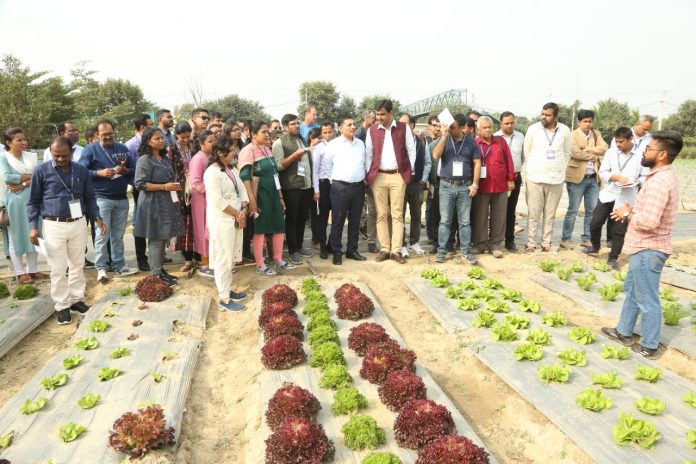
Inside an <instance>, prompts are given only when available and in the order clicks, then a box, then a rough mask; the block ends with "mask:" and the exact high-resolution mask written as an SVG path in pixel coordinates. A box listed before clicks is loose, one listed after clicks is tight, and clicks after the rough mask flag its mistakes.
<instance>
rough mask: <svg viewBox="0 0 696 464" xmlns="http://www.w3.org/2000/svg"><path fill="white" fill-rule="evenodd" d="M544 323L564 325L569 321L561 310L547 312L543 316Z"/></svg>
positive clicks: (553, 325) (556, 325) (552, 325)
mask: <svg viewBox="0 0 696 464" xmlns="http://www.w3.org/2000/svg"><path fill="white" fill-rule="evenodd" d="M542 320H543V321H544V324H546V325H548V326H550V327H563V326H564V325H566V324H567V323H568V321H567V320H566V318H565V316H564V315H563V313H561V312H555V313H546V314H544V315H543V316H542Z"/></svg>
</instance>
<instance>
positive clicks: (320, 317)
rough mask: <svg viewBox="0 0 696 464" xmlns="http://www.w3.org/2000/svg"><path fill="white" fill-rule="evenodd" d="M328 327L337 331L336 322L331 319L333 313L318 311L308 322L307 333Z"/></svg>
mask: <svg viewBox="0 0 696 464" xmlns="http://www.w3.org/2000/svg"><path fill="white" fill-rule="evenodd" d="M323 325H327V326H329V327H333V328H334V329H337V328H338V327H337V326H336V321H334V320H333V319H332V318H331V313H330V312H329V311H317V312H316V313H314V314H313V315H312V316H311V317H310V318H309V321H307V331H308V332H310V333H311V332H313V331H314V329H316V328H317V327H321V326H323Z"/></svg>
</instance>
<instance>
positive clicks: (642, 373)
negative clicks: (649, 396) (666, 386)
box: [636, 364, 662, 383]
mask: <svg viewBox="0 0 696 464" xmlns="http://www.w3.org/2000/svg"><path fill="white" fill-rule="evenodd" d="M661 378H662V369H658V368H657V367H650V366H643V365H641V364H638V365H637V366H636V379H637V380H647V381H648V382H650V383H655V382H657V381H658V380H660V379H661Z"/></svg>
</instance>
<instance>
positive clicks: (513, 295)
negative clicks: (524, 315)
mask: <svg viewBox="0 0 696 464" xmlns="http://www.w3.org/2000/svg"><path fill="white" fill-rule="evenodd" d="M500 296H502V297H503V299H504V300H510V301H514V302H515V303H517V302H519V301H522V292H520V291H519V290H513V289H511V288H504V289H502V290H501V291H500Z"/></svg>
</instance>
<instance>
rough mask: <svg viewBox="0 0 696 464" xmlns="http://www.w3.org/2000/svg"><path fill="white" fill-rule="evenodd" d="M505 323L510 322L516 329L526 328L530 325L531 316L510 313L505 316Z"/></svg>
mask: <svg viewBox="0 0 696 464" xmlns="http://www.w3.org/2000/svg"><path fill="white" fill-rule="evenodd" d="M503 324H509V325H510V326H512V327H513V328H515V329H526V328H527V326H528V325H529V318H528V317H526V316H518V315H517V314H508V315H506V316H505V317H504V318H503Z"/></svg>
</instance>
